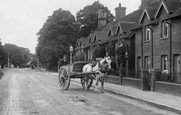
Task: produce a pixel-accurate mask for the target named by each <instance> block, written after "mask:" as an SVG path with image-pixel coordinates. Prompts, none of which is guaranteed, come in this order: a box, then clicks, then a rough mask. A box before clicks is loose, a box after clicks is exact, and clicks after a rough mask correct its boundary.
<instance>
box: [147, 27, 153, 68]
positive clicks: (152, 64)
mask: <svg viewBox="0 0 181 115" xmlns="http://www.w3.org/2000/svg"><path fill="white" fill-rule="evenodd" d="M148 28H149V29H150V30H151V68H153V29H152V28H151V27H150V26H148Z"/></svg>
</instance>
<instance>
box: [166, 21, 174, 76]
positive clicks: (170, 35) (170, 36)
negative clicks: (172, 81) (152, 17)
mask: <svg viewBox="0 0 181 115" xmlns="http://www.w3.org/2000/svg"><path fill="white" fill-rule="evenodd" d="M166 23H167V24H168V25H169V33H168V34H169V38H170V75H171V76H173V75H172V70H173V68H172V34H171V23H170V22H168V20H166ZM172 78H173V77H172Z"/></svg>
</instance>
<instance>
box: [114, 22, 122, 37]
mask: <svg viewBox="0 0 181 115" xmlns="http://www.w3.org/2000/svg"><path fill="white" fill-rule="evenodd" d="M122 33H123V31H122V28H121V26H120V24H118V26H117V28H116V33H115V34H116V35H118V34H122Z"/></svg>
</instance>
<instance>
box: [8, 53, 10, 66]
mask: <svg viewBox="0 0 181 115" xmlns="http://www.w3.org/2000/svg"><path fill="white" fill-rule="evenodd" d="M8 68H10V59H9V52H8Z"/></svg>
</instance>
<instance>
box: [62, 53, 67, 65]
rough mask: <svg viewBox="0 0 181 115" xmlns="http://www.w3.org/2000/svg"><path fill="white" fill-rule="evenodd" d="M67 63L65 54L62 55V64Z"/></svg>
mask: <svg viewBox="0 0 181 115" xmlns="http://www.w3.org/2000/svg"><path fill="white" fill-rule="evenodd" d="M67 64H68V60H67V56H66V55H64V56H63V61H62V65H67Z"/></svg>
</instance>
